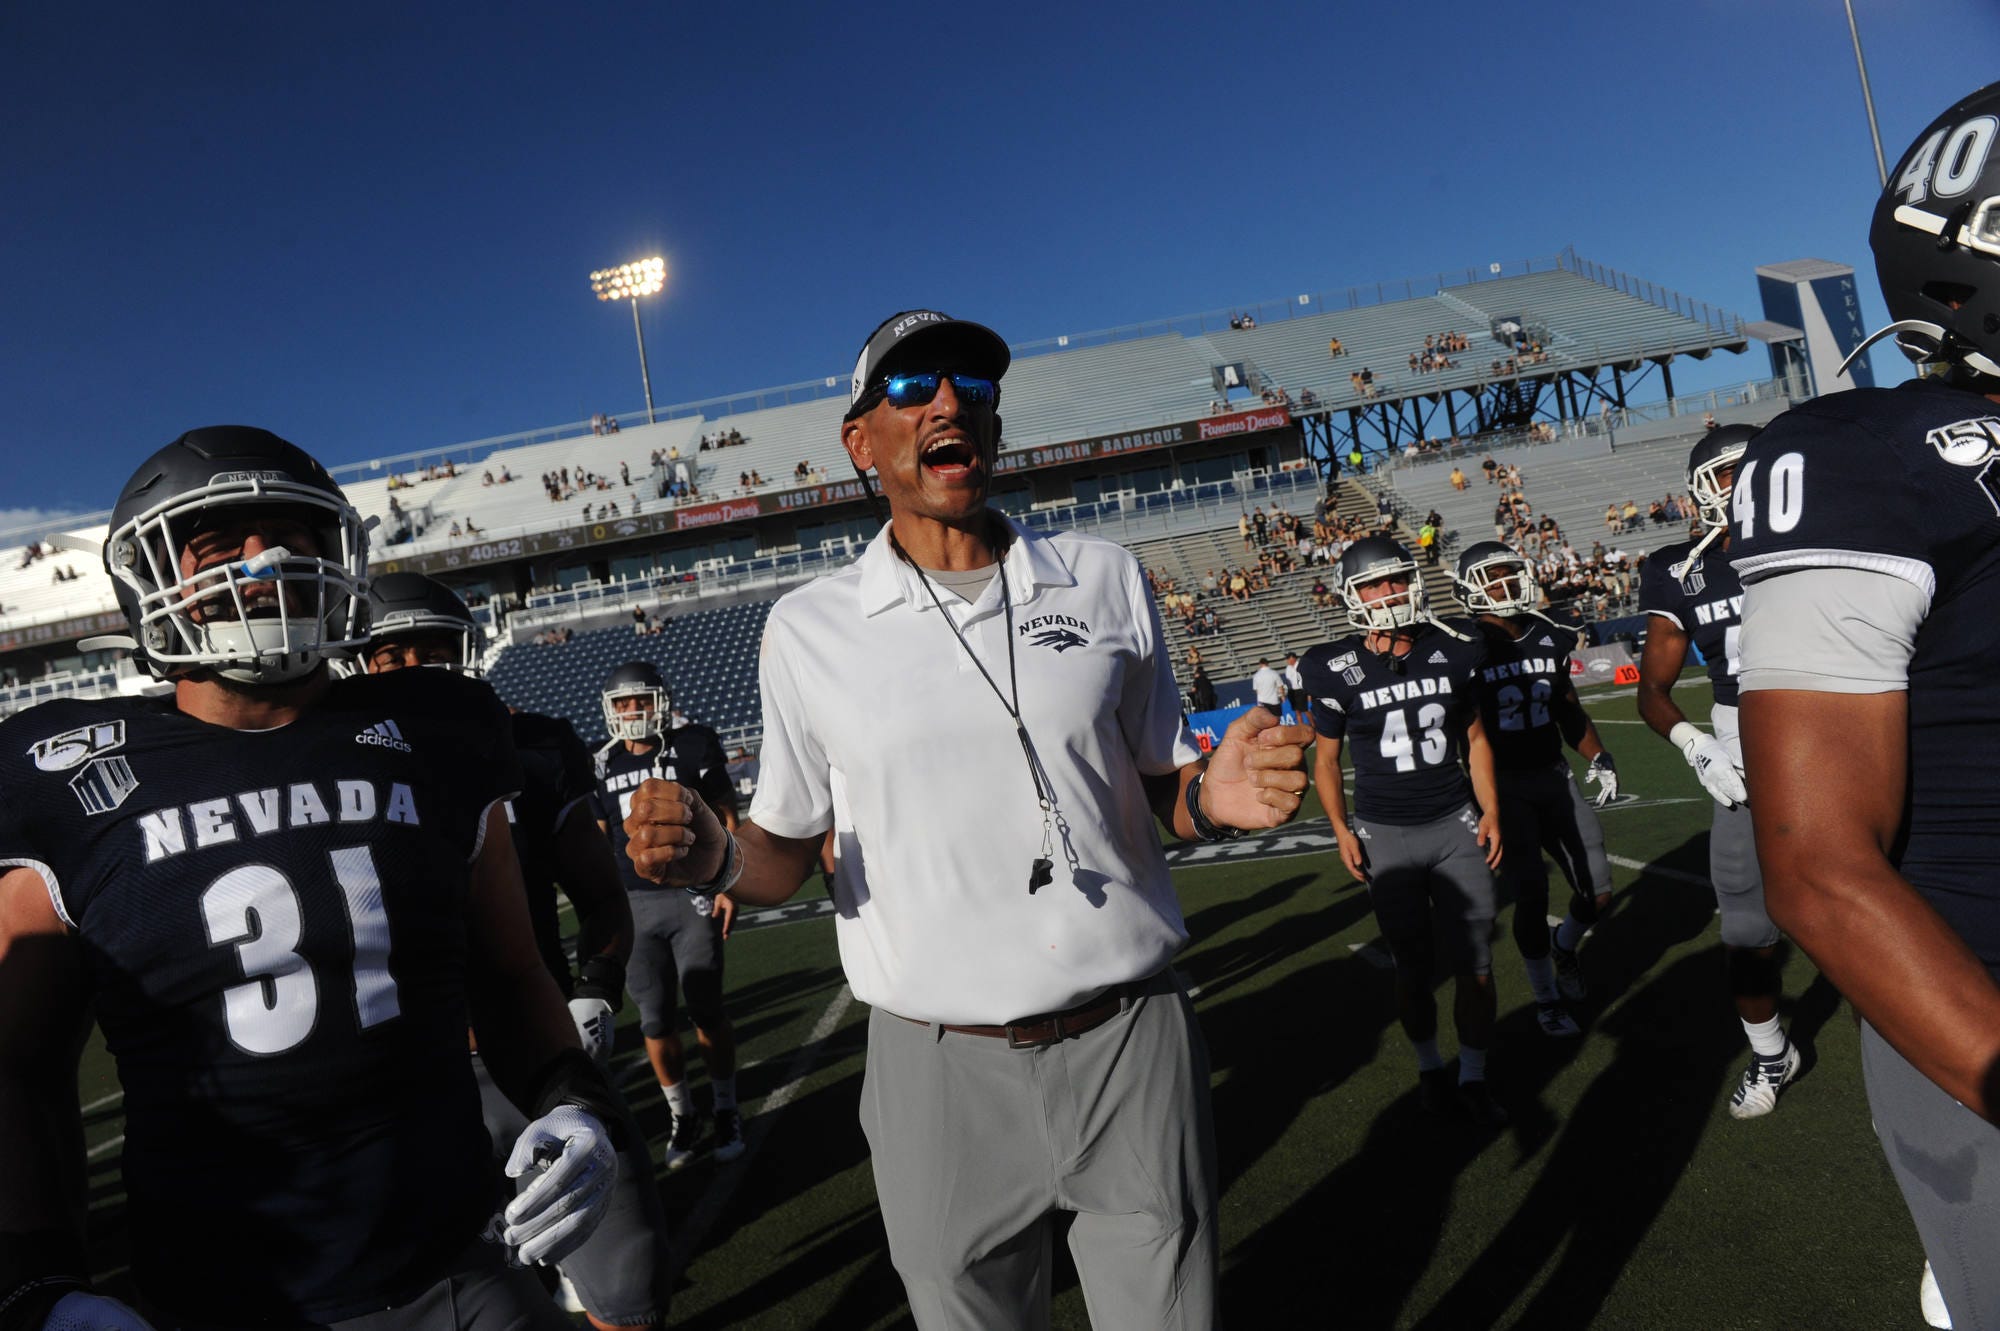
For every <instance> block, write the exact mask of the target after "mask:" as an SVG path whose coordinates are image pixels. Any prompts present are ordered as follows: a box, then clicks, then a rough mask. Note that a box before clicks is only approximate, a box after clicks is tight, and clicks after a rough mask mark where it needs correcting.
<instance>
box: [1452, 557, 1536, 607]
mask: <svg viewBox="0 0 2000 1331" xmlns="http://www.w3.org/2000/svg"><path fill="white" fill-rule="evenodd" d="M1510 578H1511V579H1512V580H1513V583H1514V590H1513V591H1512V592H1511V593H1504V594H1502V593H1496V592H1495V590H1494V589H1495V586H1496V584H1498V583H1501V582H1504V581H1506V580H1507V579H1510ZM1452 580H1453V581H1454V582H1456V583H1457V584H1458V599H1459V600H1460V601H1462V602H1464V603H1465V608H1466V609H1467V610H1469V611H1471V612H1472V613H1473V614H1475V615H1519V614H1526V613H1528V612H1529V611H1532V610H1535V609H1537V608H1539V607H1540V605H1541V603H1542V588H1541V584H1540V583H1538V582H1536V581H1535V571H1534V569H1532V568H1531V567H1529V565H1528V561H1527V560H1525V559H1523V558H1521V557H1520V556H1519V555H1517V554H1515V553H1514V552H1513V551H1511V550H1510V551H1508V552H1507V553H1506V554H1504V555H1493V556H1490V557H1488V558H1486V559H1482V560H1480V561H1479V562H1478V563H1476V564H1474V565H1473V566H1472V567H1470V568H1468V569H1466V570H1465V571H1464V573H1462V574H1459V575H1457V576H1455V577H1454V578H1453V579H1452Z"/></svg>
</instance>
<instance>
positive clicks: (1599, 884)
mask: <svg viewBox="0 0 2000 1331" xmlns="http://www.w3.org/2000/svg"><path fill="white" fill-rule="evenodd" d="M1498 780H1499V786H1500V845H1501V847H1502V849H1503V851H1504V858H1503V859H1502V860H1501V861H1500V876H1501V877H1502V878H1503V879H1505V880H1506V881H1507V883H1508V885H1509V886H1510V887H1511V888H1512V889H1513V893H1514V908H1515V909H1516V910H1520V909H1522V908H1523V907H1525V908H1526V909H1528V910H1530V911H1534V910H1540V911H1542V912H1544V913H1546V912H1547V910H1548V905H1549V866H1548V860H1547V859H1544V858H1543V854H1544V852H1546V853H1547V855H1548V857H1549V858H1550V859H1553V860H1555V862H1556V867H1557V868H1558V869H1560V870H1562V875H1563V877H1564V878H1565V879H1567V880H1568V881H1569V887H1570V891H1571V892H1572V893H1573V894H1575V895H1576V896H1578V897H1588V898H1591V899H1592V901H1593V902H1594V900H1595V898H1596V897H1597V896H1598V895H1600V894H1602V893H1606V892H1609V891H1610V890H1611V861H1610V860H1609V859H1607V858H1606V857H1605V854H1604V824H1603V823H1601V822H1599V821H1598V820H1597V810H1596V809H1594V808H1592V807H1591V806H1590V801H1589V800H1587V799H1585V798H1584V795H1583V791H1582V790H1581V789H1579V788H1578V787H1577V784H1576V778H1575V777H1574V776H1573V775H1571V774H1570V770H1569V764H1568V763H1566V762H1561V761H1558V762H1557V763H1555V764H1554V765H1552V766H1550V767H1547V768H1531V769H1528V770H1525V771H1508V772H1501V773H1499V774H1498ZM1577 918H1579V919H1585V920H1589V919H1595V918H1596V912H1595V911H1594V910H1593V909H1592V907H1591V906H1590V905H1585V906H1584V907H1582V908H1581V909H1580V910H1578V912H1577Z"/></svg>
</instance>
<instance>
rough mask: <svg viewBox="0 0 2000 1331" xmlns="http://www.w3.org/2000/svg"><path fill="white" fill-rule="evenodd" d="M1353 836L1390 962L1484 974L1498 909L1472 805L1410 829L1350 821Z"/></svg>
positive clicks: (1421, 968)
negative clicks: (1392, 959) (1359, 847)
mask: <svg viewBox="0 0 2000 1331" xmlns="http://www.w3.org/2000/svg"><path fill="white" fill-rule="evenodd" d="M1354 834H1355V835H1356V836H1358V837H1360V838H1361V845H1362V848H1363V852H1364V854H1363V860H1362V865H1363V867H1364V868H1366V869H1367V871H1368V900H1369V903H1370V904H1371V905H1373V906H1374V908H1375V923H1376V924H1377V925H1378V926H1379V927H1380V928H1381V930H1382V938H1383V941H1384V942H1386V943H1388V945H1389V952H1390V954H1391V955H1393V956H1394V957H1395V959H1396V965H1397V966H1398V967H1400V968H1402V969H1403V970H1405V971H1412V972H1417V973H1420V974H1429V973H1431V972H1432V971H1433V970H1434V969H1435V967H1436V965H1437V963H1438V962H1439V961H1442V962H1443V963H1444V964H1445V965H1446V966H1447V967H1448V968H1449V969H1450V972H1451V973H1452V974H1453V975H1488V974H1491V973H1492V970H1493V918H1494V916H1495V915H1496V914H1497V913H1498V912H1497V906H1496V904H1495V900H1494V892H1493V871H1492V870H1491V869H1489V868H1487V867H1486V852H1485V851H1484V850H1482V849H1481V848H1480V845H1479V840H1478V835H1479V818H1478V816H1477V815H1476V814H1474V813H1473V811H1472V806H1471V805H1470V804H1468V805H1466V806H1465V807H1464V808H1462V809H1459V810H1458V811H1457V812H1455V813H1451V814H1448V815H1446V816H1445V817H1443V818H1440V819H1438V820H1437V821H1435V822H1429V823H1418V824H1415V825H1414V826H1403V825H1401V824H1398V823H1373V822H1367V821H1364V820H1363V819H1360V818H1356V819H1354ZM1500 844H1501V846H1502V847H1503V848H1504V847H1505V846H1506V844H1507V837H1506V833H1505V832H1502V833H1501V837H1500Z"/></svg>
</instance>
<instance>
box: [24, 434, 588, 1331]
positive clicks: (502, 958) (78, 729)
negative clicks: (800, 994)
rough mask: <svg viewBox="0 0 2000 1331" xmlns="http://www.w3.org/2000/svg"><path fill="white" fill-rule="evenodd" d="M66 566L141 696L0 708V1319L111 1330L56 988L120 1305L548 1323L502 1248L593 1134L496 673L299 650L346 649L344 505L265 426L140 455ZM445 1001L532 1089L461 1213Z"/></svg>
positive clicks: (360, 608)
mask: <svg viewBox="0 0 2000 1331" xmlns="http://www.w3.org/2000/svg"><path fill="white" fill-rule="evenodd" d="M103 558H104V566H105V570H106V572H107V573H108V574H109V575H110V577H111V578H112V580H113V582H114V584H115V587H116V590H117V596H118V601H119V605H120V607H121V609H122V610H123V611H124V613H125V618H126V621H127V623H128V624H129V626H130V629H131V642H132V645H133V646H134V649H135V655H136V659H137V660H138V662H139V663H140V665H141V666H142V668H144V669H146V670H147V671H148V672H150V673H152V674H154V675H157V676H160V677H163V678H168V679H171V680H173V681H174V693H173V695H172V697H171V698H164V699H157V700H133V699H110V700H102V701H84V700H62V701H57V702H50V703H45V704H43V705H41V706H39V707H34V708H30V709H29V710H27V711H25V712H22V713H20V714H19V715H17V716H14V717H12V718H10V719H8V720H7V721H6V722H4V723H0V790H4V791H5V792H6V798H5V799H4V800H0V870H3V871H4V872H0V1012H4V1013H6V1014H7V1019H6V1020H5V1022H4V1024H0V1140H5V1141H6V1142H7V1143H8V1152H9V1159H10V1161H11V1163H10V1165H9V1166H8V1170H7V1181H6V1184H5V1186H4V1187H0V1308H4V1309H5V1310H6V1313H5V1315H6V1318H7V1325H8V1326H9V1327H10V1328H11V1327H15V1326H24V1327H37V1326H41V1325H43V1324H44V1316H45V1315H46V1316H47V1318H48V1324H49V1325H52V1326H75V1325H90V1324H96V1323H97V1322H99V1321H103V1322H107V1323H110V1324H114V1325H121V1326H122V1325H136V1324H138V1323H137V1322H136V1319H134V1318H133V1317H132V1315H131V1314H130V1313H129V1312H120V1311H118V1310H117V1309H116V1308H115V1307H113V1306H111V1305H110V1303H109V1301H108V1300H103V1299H100V1298H99V1297H98V1296H96V1295H94V1294H91V1293H89V1292H88V1291H87V1277H86V1274H85V1273H86V1272H87V1271H88V1270H89V1266H88V1265H87V1259H86V1257H85V1254H84V1252H83V1248H82V1243H81V1238H80V1229H81V1226H80V1219H81V1214H82V1193H81V1189H80V1186H79V1185H80V1181H81V1165H82V1160H81V1151H80V1146H81V1133H80V1122H79V1119H78V1116H77V1109H76V1093H75V1078H76V1061H75V1055H76V1051H77V1049H78V1046H79V1044H80V1041H81V1037H82V1033H83V1028H84V1026H85V1025H86V1023H87V1021H88V1016H87V1015H86V1014H91V1013H94V1015H95V1017H96V1018H97V1020H98V1022H99V1023H100V1024H101V1026H102V1028H103V1031H104V1037H105V1042H106V1044H107V1045H108V1046H109V1048H110V1050H111V1052H112V1054H113V1055H114V1057H115V1058H116V1059H117V1064H118V1075H119V1080H120V1083H121V1084H122V1086H123V1088H124V1093H125V1117H126V1137H125V1144H124V1158H123V1164H124V1182H125V1188H126V1194H127V1198H128V1208H129V1223H130V1226H131V1229H132V1232H133V1234H134V1243H133V1262H132V1272H133V1277H134V1280H135V1282H136V1283H137V1285H138V1287H139V1291H140V1294H141V1297H142V1299H143V1302H144V1311H145V1312H146V1314H147V1315H148V1316H149V1317H150V1318H151V1319H152V1323H153V1324H154V1325H155V1326H158V1327H160V1328H163V1329H178V1331H209V1329H210V1328H217V1327H244V1326H252V1325H255V1326H300V1325H305V1324H312V1325H332V1326H339V1325H340V1324H341V1323H342V1322H344V1321H347V1320H349V1319H353V1318H357V1317H361V1316H363V1315H367V1317H368V1325H369V1326H370V1327H371V1328H376V1327H380V1328H396V1329H399V1331H400V1329H401V1328H406V1327H407V1328H417V1327H422V1328H425V1331H429V1328H433V1327H444V1326H454V1327H479V1328H486V1327H493V1328H499V1327H503V1326H504V1327H508V1328H514V1327H524V1326H560V1325H562V1324H563V1323H562V1319H561V1317H560V1315H559V1314H558V1313H556V1312H555V1310H554V1309H553V1307H551V1305H550V1304H549V1303H548V1301H547V1299H546V1297H544V1296H543V1295H542V1293H541V1291H540V1289H539V1287H538V1286H537V1284H536V1282H535V1281H534V1279H533V1278H532V1277H531V1276H530V1275H529V1273H528V1272H526V1271H522V1270H513V1269H509V1260H511V1261H512V1262H514V1263H525V1262H535V1261H555V1260H558V1259H560V1258H561V1257H563V1256H564V1255H566V1254H567V1253H568V1252H569V1251H570V1250H571V1249H573V1248H574V1247H575V1246H576V1245H577V1244H579V1243H581V1242H582V1241H583V1240H584V1239H586V1238H588V1236H589V1233H590V1230H591V1228H592V1227H593V1226H594V1225H595V1223H596V1221H597V1220H598V1219H599V1218H600V1216H601V1214H602V1209H603V1206H604V1202H605V1199H606V1197H607V1196H608V1192H609V1189H610V1186H611V1184H612V1181H613V1180H614V1178H615V1176H616V1172H617V1162H616V1156H615V1154H614V1151H615V1147H614V1138H615V1133H616V1129H615V1127H608V1126H607V1124H606V1121H605V1119H604V1117H603V1116H604V1114H605V1113H606V1110H607V1106H608V1105H609V1104H610V1103H611V1101H610V1088H609V1086H608V1085H607V1084H606V1083H605V1080H604V1077H603V1075H602V1073H600V1072H599V1071H598V1069H597V1067H596V1065H595V1064H593V1063H592V1062H591V1061H590V1059H589V1058H587V1057H586V1056H585V1055H584V1054H583V1052H582V1051H581V1050H580V1049H578V1048H577V1040H576V1032H575V1029H574V1028H573V1027H572V1025H571V1024H570V1020H569V1016H568V1014H567V1012H565V1011H564V1008H563V1004H562V999H561V995H560V993H559V991H558V990H557V989H556V987H555V984H554V982H553V981H552V980H551V979H550V978H549V975H548V972H547V971H546V970H545V969H544V968H543V967H542V965H541V961H540V959H539V958H538V957H537V956H536V954H535V948H534V942H533V938H532V936H531V934H530V932H529V929H528V922H527V912H526V909H525V908H524V906H523V904H522V903H523V896H522V890H521V883H520V867H519V864H518V862H517V861H516V859H515V857H514V852H513V846H512V841H511V838H510V837H509V834H508V829H507V822H506V816H505V814H504V812H503V811H502V809H501V807H500V806H501V804H502V802H503V801H504V800H505V799H506V798H507V797H508V796H510V795H511V794H513V793H514V791H515V790H516V789H517V788H518V787H519V784H520V775H519V764H518V762H517V760H516V758H515V755H514V750H513V746H512V744H511V743H510V742H509V741H508V739H507V727H506V724H505V721H504V716H505V713H504V712H503V711H502V709H501V707H500V704H499V700H498V699H496V698H495V697H494V696H493V694H492V691H491V690H490V689H488V688H487V687H486V686H485V685H484V684H481V683H478V682H476V681H473V680H468V679H463V678H460V677H458V676H456V675H452V674H449V673H447V672H443V671H435V670H420V671H406V672H402V673H401V674H399V675H394V676H390V677H387V678H384V679H371V678H365V677H357V678H350V679H343V680H338V681H336V680H333V679H332V678H331V677H330V674H329V671H328V669H327V665H326V662H327V658H328V657H329V656H330V655H331V654H334V653H347V652H351V651H352V650H354V649H356V648H358V647H360V646H362V645H363V643H364V642H365V624H366V617H367V607H366V601H365V599H364V597H363V594H362V587H363V585H364V582H363V580H364V576H365V571H366V567H367V539H366V528H365V526H364V523H363V521H362V518H361V516H360V514H358V513H357V512H356V511H355V510H354V508H353V507H352V506H351V505H349V504H348V503H347V501H346V499H345V497H344V496H343V495H342V494H341V492H340V489H339V487H338V486H336V485H335V484H334V482H333V480H332V479H331V478H330V477H329V476H328V475H327V474H326V472H325V470H324V469H323V468H321V467H320V465H319V464H318V463H317V462H315V461H314V460H313V459H312V458H310V457H309V456H307V455H306V454H305V453H304V452H302V451H301V450H299V449H298V448H296V447H294V446H293V445H291V444H288V443H286V442H285V441H284V440H282V439H279V438H277V437H276V436H275V435H272V434H269V433H267V432H266V431H263V430H255V429H249V428H246V427H239V426H221V427H213V428H209V429H203V430H195V431H191V432H189V433H188V434H186V435H183V436H182V437H181V438H180V439H178V440H176V441H175V442H174V443H172V444H169V445H168V446H167V447H165V448H163V449H161V450H160V451H159V452H157V453H155V454H154V455H153V456H152V457H151V458H149V459H147V461H146V462H145V463H144V464H143V465H142V466H141V467H140V468H139V470H138V471H137V473H136V474H135V475H134V476H133V478H132V479H131V481H130V482H128V483H127V485H126V486H125V488H124V490H123V491H122V492H121V495H120V498H119V500H118V503H117V505H116V506H115V508H114V509H113V512H112V516H111V521H110V528H109V532H108V536H107V539H106V541H105V544H104V548H103ZM23 1013H32V1014H34V1019H33V1020H25V1021H24V1020H22V1019H21V1015H20V1014H23ZM64 1013H69V1014H75V1017H74V1020H63V1019H61V1018H60V1017H59V1015H58V1014H64ZM468 1025H470V1026H472V1027H473V1028H475V1029H477V1030H478V1031H479V1033H480V1035H481V1043H482V1044H483V1045H484V1046H485V1050H486V1056H487V1061H488V1062H489V1064H490V1065H491V1069H492V1073H493V1076H494V1078H495V1080H496V1081H498V1082H499V1083H500V1085H502V1086H503V1087H505V1088H506V1089H507V1091H508V1093H509V1094H510V1096H511V1097H512V1098H513V1099H514V1100H515V1101H516V1103H517V1104H519V1105H520V1106H521V1107H522V1109H523V1111H524V1113H525V1114H528V1115H530V1116H532V1117H533V1122H531V1123H529V1124H528V1126H527V1128H526V1130H525V1131H524V1132H523V1133H522V1134H521V1135H520V1137H519V1139H518V1140H517V1141H516V1142H515V1143H514V1146H513V1150H512V1151H511V1153H510V1155H509V1158H508V1161H507V1166H506V1168H507V1172H508V1173H510V1174H512V1175H514V1176H516V1177H519V1176H521V1175H523V1174H525V1173H527V1172H528V1171H530V1170H534V1169H537V1168H538V1167H540V1168H542V1173H541V1174H540V1177H539V1178H537V1179H536V1180H535V1182H534V1183H533V1185H532V1186H530V1187H528V1188H527V1189H526V1190H525V1191H523V1192H522V1193H521V1194H520V1196H519V1197H517V1198H515V1199H514V1200H512V1201H511V1202H509V1203H507V1205H506V1207H505V1210H504V1212H503V1213H502V1215H501V1216H500V1217H497V1218H496V1217H495V1215H494V1212H495V1208H496V1205H497V1204H498V1193H497V1190H496V1187H495V1184H496V1183H497V1181H498V1180H497V1178H496V1176H495V1172H494V1168H493V1161H492V1153H491V1148H490V1146H489V1144H488V1142H487V1138H486V1133H485V1131H484V1129H483V1127H482V1125H481V1122H480V1115H479V1097H478V1091H477V1089H476V1087H475V1086H474V1084H473V1076H472V1071H471V1068H470V1067H469V1065H468V1063H467V1060H466V1058H465V1055H464V1049H465V1032H466V1029H467V1027H468ZM489 1222H491V1224H490V1226H489ZM483 1233H491V1234H492V1235H493V1236H494V1237H495V1238H496V1239H498V1240H499V1241H500V1244H501V1245H502V1246H495V1245H494V1244H489V1243H485V1242H482V1241H481V1238H482V1234H483Z"/></svg>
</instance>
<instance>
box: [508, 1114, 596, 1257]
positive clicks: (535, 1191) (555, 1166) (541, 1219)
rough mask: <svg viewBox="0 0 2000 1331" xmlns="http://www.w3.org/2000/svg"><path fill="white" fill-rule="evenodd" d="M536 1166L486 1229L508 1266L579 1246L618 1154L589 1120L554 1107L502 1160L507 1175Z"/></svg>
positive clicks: (589, 1228) (516, 1175) (590, 1229)
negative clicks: (535, 1173)
mask: <svg viewBox="0 0 2000 1331" xmlns="http://www.w3.org/2000/svg"><path fill="white" fill-rule="evenodd" d="M537 1169H539V1170H540V1171H541V1176H540V1177H539V1178H537V1179H535V1181H534V1182H533V1183H531V1184H529V1185H528V1186H527V1188H525V1189H524V1190H523V1191H522V1192H521V1195H520V1196H518V1197H516V1198H515V1199H514V1200H513V1201H511V1202H509V1203H508V1204H507V1208H506V1209H505V1210H503V1211H502V1212H501V1213H500V1214H499V1215H497V1216H495V1217H494V1218H493V1223H492V1225H490V1226H489V1227H488V1228H487V1231H486V1236H487V1237H488V1238H489V1239H492V1240H493V1241H494V1242H497V1243H499V1244H500V1245H501V1246H502V1247H503V1248H505V1249H506V1251H507V1261H508V1262H509V1263H510V1264H511V1265H514V1266H532V1265H534V1264H536V1263H540V1264H541V1265H543V1266H554V1265H555V1264H556V1263H557V1262H560V1261H561V1260H562V1259H563V1258H565V1257H567V1256H569V1255H570V1254H571V1253H573V1252H575V1251H576V1250H577V1249H578V1248H580V1247H582V1246H583V1243H584V1240H586V1239H588V1238H589V1237H590V1236H591V1233H592V1232H593V1231H594V1230H596V1228H597V1222H598V1221H600V1220H602V1219H603V1218H604V1211H605V1208H606V1207H607V1206H608V1205H609V1204H610V1202H611V1185H612V1184H614V1183H616V1182H617V1181H618V1153H617V1151H615V1150H613V1149H612V1146H611V1136H610V1134H609V1133H607V1132H606V1131H605V1130H604V1125H603V1124H602V1123H600V1122H598V1121H597V1118H596V1116H594V1115H593V1114H591V1113H590V1112H589V1111H588V1110H584V1109H579V1108H577V1107H576V1106H575V1105H557V1106H556V1107H555V1108H554V1109H551V1110H550V1111H549V1112H548V1113H546V1114H544V1115H542V1116H541V1117H540V1118H538V1119H536V1120H535V1121H534V1122H533V1123H530V1124H529V1125H528V1126H527V1127H526V1128H524V1129H523V1130H522V1132H521V1136H520V1138H519V1139H518V1140H517V1141H516V1142H515V1143H514V1151H513V1154H511V1155H509V1156H508V1157H507V1177H508V1178H515V1179H517V1178H520V1177H521V1176H522V1175H524V1174H526V1173H528V1172H529V1171H530V1170H537Z"/></svg>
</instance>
